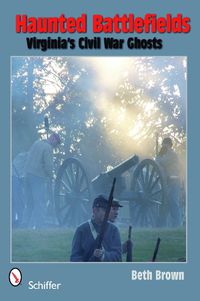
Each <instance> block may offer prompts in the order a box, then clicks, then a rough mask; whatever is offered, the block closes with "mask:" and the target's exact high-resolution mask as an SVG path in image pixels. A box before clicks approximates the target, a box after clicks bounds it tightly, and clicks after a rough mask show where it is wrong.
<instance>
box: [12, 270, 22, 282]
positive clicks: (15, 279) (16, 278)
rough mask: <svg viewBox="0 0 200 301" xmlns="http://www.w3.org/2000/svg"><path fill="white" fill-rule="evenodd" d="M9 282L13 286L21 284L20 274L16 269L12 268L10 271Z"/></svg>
mask: <svg viewBox="0 0 200 301" xmlns="http://www.w3.org/2000/svg"><path fill="white" fill-rule="evenodd" d="M9 281H10V284H12V285H13V286H18V285H19V284H20V283H21V282H22V273H21V271H20V270H19V269H18V268H13V269H12V270H11V271H10V273H9Z"/></svg>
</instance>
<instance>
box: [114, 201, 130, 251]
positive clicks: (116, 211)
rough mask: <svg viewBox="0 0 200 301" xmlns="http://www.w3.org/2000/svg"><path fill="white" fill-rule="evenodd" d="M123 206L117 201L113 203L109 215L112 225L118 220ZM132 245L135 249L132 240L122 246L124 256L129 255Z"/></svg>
mask: <svg viewBox="0 0 200 301" xmlns="http://www.w3.org/2000/svg"><path fill="white" fill-rule="evenodd" d="M122 207H123V206H122V205H120V203H119V202H118V201H117V200H116V199H115V200H113V202H112V207H111V210H110V215H109V221H110V222H111V223H115V222H116V219H117V217H118V213H119V208H122ZM129 243H130V244H131V248H132V247H133V243H132V241H131V240H129V241H128V240H126V241H125V242H124V243H123V244H122V254H126V253H127V249H128V244H129Z"/></svg>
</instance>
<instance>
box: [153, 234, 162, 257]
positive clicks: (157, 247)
mask: <svg viewBox="0 0 200 301" xmlns="http://www.w3.org/2000/svg"><path fill="white" fill-rule="evenodd" d="M160 240H161V239H160V238H159V237H158V239H157V242H156V246H155V249H154V253H153V257H152V260H151V261H152V262H154V261H156V256H157V254H158V249H159V245H160Z"/></svg>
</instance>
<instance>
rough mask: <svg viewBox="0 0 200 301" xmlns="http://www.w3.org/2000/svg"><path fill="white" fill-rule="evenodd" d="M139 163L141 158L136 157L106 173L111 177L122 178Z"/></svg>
mask: <svg viewBox="0 0 200 301" xmlns="http://www.w3.org/2000/svg"><path fill="white" fill-rule="evenodd" d="M138 162H139V157H138V156H136V155H134V156H132V157H131V158H129V159H127V160H125V161H123V162H122V163H120V164H118V165H117V166H115V167H114V168H113V169H112V170H109V171H107V172H105V173H106V174H107V175H109V176H111V177H117V176H121V175H122V174H123V173H124V172H125V171H127V170H128V169H129V168H131V167H133V166H134V165H136V164H138Z"/></svg>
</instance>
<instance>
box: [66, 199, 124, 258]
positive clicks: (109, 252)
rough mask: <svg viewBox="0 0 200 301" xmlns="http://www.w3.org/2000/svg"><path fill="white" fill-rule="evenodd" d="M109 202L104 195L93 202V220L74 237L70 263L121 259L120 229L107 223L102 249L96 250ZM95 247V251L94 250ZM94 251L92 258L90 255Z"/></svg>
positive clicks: (86, 223) (83, 226) (83, 225)
mask: <svg viewBox="0 0 200 301" xmlns="http://www.w3.org/2000/svg"><path fill="white" fill-rule="evenodd" d="M107 206H108V200H107V199H105V198H104V197H103V196H102V195H100V196H98V197H97V198H96V199H95V200H94V202H93V207H92V211H93V215H92V218H91V220H89V221H87V222H85V223H83V224H81V225H80V226H79V227H78V228H77V230H76V232H75V235H74V238H73V242H72V252H71V257H70V261H74V262H80V261H90V262H92V261H101V262H117V261H122V258H121V240H120V234H119V230H118V228H117V227H116V226H115V225H113V224H112V223H110V222H107V228H106V231H105V234H104V238H103V242H102V248H101V249H95V247H94V244H95V239H96V237H97V235H98V234H99V233H100V231H101V225H102V222H103V219H104V216H105V212H106V208H107ZM93 247H94V250H93ZM91 250H92V254H91V256H90V257H89V258H88V254H90V251H91Z"/></svg>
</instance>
